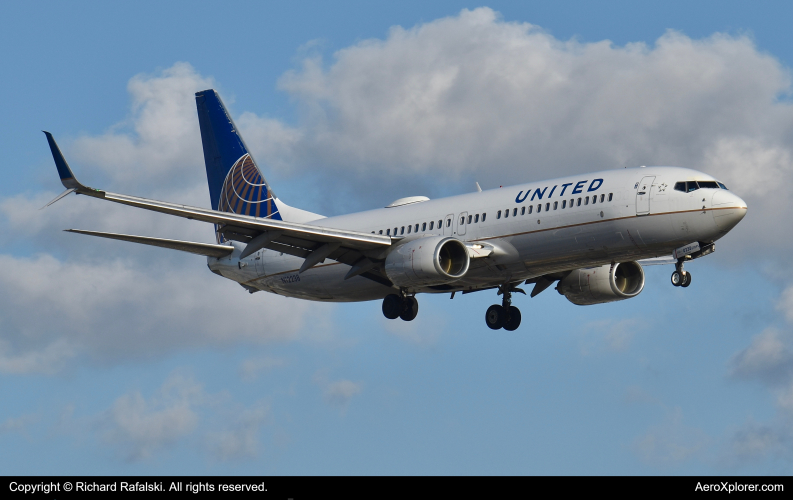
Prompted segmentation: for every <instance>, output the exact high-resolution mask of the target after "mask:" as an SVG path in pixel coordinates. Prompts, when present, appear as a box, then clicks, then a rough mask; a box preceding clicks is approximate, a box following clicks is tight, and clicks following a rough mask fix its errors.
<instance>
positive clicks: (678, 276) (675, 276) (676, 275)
mask: <svg viewBox="0 0 793 500" xmlns="http://www.w3.org/2000/svg"><path fill="white" fill-rule="evenodd" d="M684 279H685V278H684V277H683V273H681V272H679V271H675V272H673V273H672V284H673V285H675V286H680V285H682V284H683V281H684Z"/></svg>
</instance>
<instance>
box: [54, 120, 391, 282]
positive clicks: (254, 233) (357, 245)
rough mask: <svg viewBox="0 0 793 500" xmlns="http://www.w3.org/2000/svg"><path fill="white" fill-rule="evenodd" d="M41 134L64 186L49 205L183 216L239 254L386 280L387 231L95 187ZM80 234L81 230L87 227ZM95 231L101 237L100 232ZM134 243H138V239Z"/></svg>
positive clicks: (304, 267)
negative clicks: (240, 246)
mask: <svg viewBox="0 0 793 500" xmlns="http://www.w3.org/2000/svg"><path fill="white" fill-rule="evenodd" d="M44 133H45V134H46V135H47V141H48V142H49V145H50V150H51V151H52V157H53V159H54V160H55V165H56V167H57V169H58V174H59V175H60V178H61V183H62V184H63V185H64V187H66V188H67V189H66V191H65V192H64V193H62V194H61V195H59V196H58V197H57V198H55V199H54V200H53V201H51V202H50V203H49V204H48V205H47V206H49V205H51V204H52V203H55V202H56V201H58V200H59V199H60V198H62V197H64V196H66V195H68V194H70V193H72V192H74V193H77V194H82V195H86V196H91V197H93V198H100V199H103V200H107V201H112V202H115V203H121V204H123V205H130V206H133V207H137V208H143V209H145V210H151V211H154V212H160V213H164V214H169V215H175V216H177V217H184V218H185V219H191V220H199V221H203V222H209V223H212V224H215V227H216V231H217V232H218V233H219V234H222V235H223V236H224V237H225V239H227V240H235V241H239V242H242V243H245V244H246V247H245V249H244V250H243V252H242V254H241V256H240V258H245V257H247V256H248V255H251V254H252V253H254V252H256V251H257V250H259V249H261V248H269V249H272V250H275V251H278V252H283V253H286V254H289V255H294V256H296V257H301V258H303V259H305V261H304V263H303V266H301V268H300V272H303V271H306V270H307V269H309V268H311V267H313V266H314V265H316V264H318V263H320V262H322V261H324V259H326V258H330V259H333V260H335V261H338V262H342V263H344V264H348V265H350V266H352V269H350V272H349V273H348V274H347V276H346V277H345V279H348V278H351V277H353V276H357V275H364V276H365V277H368V278H370V279H375V278H377V279H375V281H378V282H380V283H384V284H385V282H388V283H390V282H389V281H388V280H387V278H385V274H384V273H383V272H382V271H381V269H382V264H381V263H380V262H379V261H382V259H383V258H384V252H383V250H385V249H388V248H389V247H390V246H391V244H392V241H395V239H392V238H391V237H389V236H383V235H376V234H371V233H364V232H360V231H351V230H347V229H335V228H329V227H321V226H315V225H311V224H298V223H294V222H286V221H280V220H273V219H268V218H258V217H251V216H248V215H239V214H235V213H231V212H219V211H216V210H210V209H206V208H199V207H191V206H187V205H179V204H176V203H168V202H164V201H157V200H150V199H147V198H138V197H135V196H128V195H124V194H117V193H111V192H108V191H103V190H100V189H94V188H91V187H88V186H85V185H83V184H81V183H80V182H79V181H77V179H76V177H75V176H74V174H73V173H72V171H71V169H70V168H69V165H68V164H67V163H66V159H65V158H64V157H63V154H62V153H61V151H60V148H58V145H57V144H56V143H55V140H54V139H53V137H52V134H50V133H49V132H44ZM76 232H77V231H76ZM83 233H84V234H85V232H83ZM93 235H94V236H100V234H93ZM117 236H122V235H117ZM103 237H110V236H103ZM128 238H144V237H127V239H124V238H121V237H116V238H115V239H124V241H133V240H131V239H128ZM164 241H174V240H164ZM137 242H139V243H140V242H142V241H137ZM147 244H151V243H147ZM159 246H165V245H159ZM167 248H173V247H167ZM383 280H385V282H384V281H383Z"/></svg>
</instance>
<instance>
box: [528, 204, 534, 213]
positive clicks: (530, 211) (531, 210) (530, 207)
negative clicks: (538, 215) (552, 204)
mask: <svg viewBox="0 0 793 500" xmlns="http://www.w3.org/2000/svg"><path fill="white" fill-rule="evenodd" d="M533 211H534V205H529V214H531V213H532V212H533Z"/></svg>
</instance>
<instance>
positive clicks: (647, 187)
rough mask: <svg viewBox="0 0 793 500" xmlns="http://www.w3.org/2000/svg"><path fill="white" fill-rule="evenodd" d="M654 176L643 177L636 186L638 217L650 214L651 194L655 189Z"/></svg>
mask: <svg viewBox="0 0 793 500" xmlns="http://www.w3.org/2000/svg"><path fill="white" fill-rule="evenodd" d="M654 180H655V176H654V175H648V176H645V177H642V180H641V181H639V184H638V185H637V186H636V215H647V214H649V213H650V192H651V191H652V188H653V181H654Z"/></svg>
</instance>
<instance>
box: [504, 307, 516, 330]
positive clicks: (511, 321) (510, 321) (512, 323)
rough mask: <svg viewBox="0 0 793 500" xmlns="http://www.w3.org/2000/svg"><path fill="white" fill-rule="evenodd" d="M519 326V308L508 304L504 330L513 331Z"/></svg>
mask: <svg viewBox="0 0 793 500" xmlns="http://www.w3.org/2000/svg"><path fill="white" fill-rule="evenodd" d="M519 326H520V309H518V308H517V307H515V306H509V316H508V317H507V320H506V321H504V330H507V331H509V332H513V331H515V330H517V329H518V327H519Z"/></svg>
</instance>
